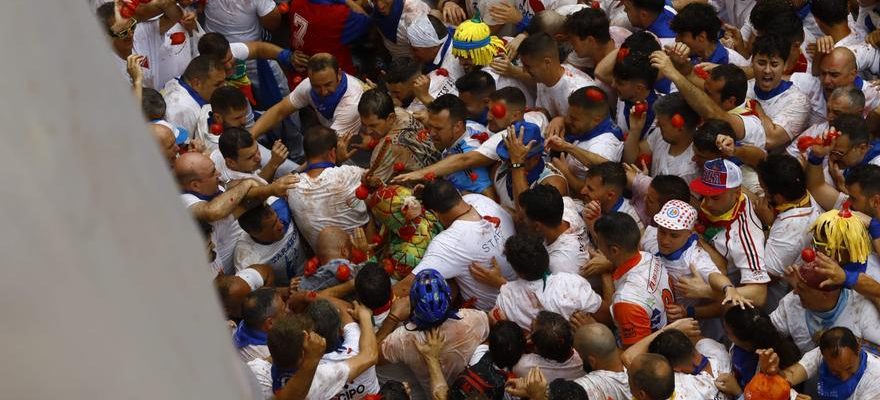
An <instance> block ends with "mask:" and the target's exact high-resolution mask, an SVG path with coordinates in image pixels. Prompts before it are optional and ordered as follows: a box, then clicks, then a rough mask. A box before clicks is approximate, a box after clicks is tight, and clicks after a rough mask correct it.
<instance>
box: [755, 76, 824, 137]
mask: <svg viewBox="0 0 880 400" xmlns="http://www.w3.org/2000/svg"><path fill="white" fill-rule="evenodd" d="M746 97H748V98H750V99H755V100H757V101H758V103H760V104H761V108H762V109H764V112H765V113H767V116H768V117H770V119H771V120H773V123H774V124H776V125H779V126H781V127H782V128H783V129H785V132H786V133H788V137H789V139H791V138H794V137H795V136H797V135H800V134H801V132H803V131H804V129H806V128H807V118H809V116H810V100H809V98H807V95H806V94H804V93H803V92H801V91H800V89H798V88H797V86H795V85H791V87H789V88H788V89H786V90H785V91H783V92H782V93H779V94H777V95H776V96H773V97H771V98H769V99H767V100H761V99H760V98H758V97H757V96H756V95H755V80H754V79H752V80H750V81H749V88H748V92H747V94H746Z"/></svg>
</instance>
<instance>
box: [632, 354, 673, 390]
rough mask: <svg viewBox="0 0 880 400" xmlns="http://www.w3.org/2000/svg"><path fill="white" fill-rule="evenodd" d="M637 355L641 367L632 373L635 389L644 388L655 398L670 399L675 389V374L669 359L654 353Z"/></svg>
mask: <svg viewBox="0 0 880 400" xmlns="http://www.w3.org/2000/svg"><path fill="white" fill-rule="evenodd" d="M637 357H638V360H639V362H640V364H639V367H640V368H638V369H637V370H634V371H633V372H632V373H631V375H630V377H629V384H630V386H632V388H633V389H635V390H643V391H644V392H645V394H647V395H648V396H650V397H651V399H653V400H661V399H668V398H669V396H671V395H672V392H674V391H675V374H674V373H673V371H672V367H671V366H670V365H669V361H667V360H666V358H665V357H663V356H661V355H659V354H654V353H644V354H641V355H639V356H637ZM631 370H632V368H631Z"/></svg>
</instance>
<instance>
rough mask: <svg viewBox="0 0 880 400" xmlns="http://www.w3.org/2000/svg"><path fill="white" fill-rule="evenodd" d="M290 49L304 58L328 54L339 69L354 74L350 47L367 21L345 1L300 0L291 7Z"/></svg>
mask: <svg viewBox="0 0 880 400" xmlns="http://www.w3.org/2000/svg"><path fill="white" fill-rule="evenodd" d="M290 4H291V5H290V13H289V15H290V47H291V48H292V49H294V50H299V51H301V52H303V53H305V54H307V55H310V56H311V55H315V54H317V53H330V54H332V55H333V56H334V57H336V61H337V62H339V67H340V68H342V70H343V71H345V72H347V73H349V74H355V73H356V71H355V68H354V63H353V62H352V58H351V50H350V49H349V44H350V43H352V42H354V41H355V40H356V39H358V38H359V37H360V36H361V35H362V34H363V33H364V32H365V31H366V29H367V28H368V27H369V23H370V18H369V17H368V16H366V15H364V14H360V13H357V12H354V11H352V10H351V8H349V7H348V5H346V4H345V2H344V1H342V2H340V1H338V0H303V1H292V2H291V3H290Z"/></svg>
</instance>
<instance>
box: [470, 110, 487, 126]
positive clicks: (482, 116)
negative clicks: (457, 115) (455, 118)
mask: <svg viewBox="0 0 880 400" xmlns="http://www.w3.org/2000/svg"><path fill="white" fill-rule="evenodd" d="M470 120H471V121H474V122H477V123H479V124H480V125H483V126H488V125H489V109H488V108H486V109H483V112H482V113H480V115H478V116H477V117H476V118H470Z"/></svg>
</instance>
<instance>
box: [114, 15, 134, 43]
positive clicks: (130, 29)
mask: <svg viewBox="0 0 880 400" xmlns="http://www.w3.org/2000/svg"><path fill="white" fill-rule="evenodd" d="M137 23H138V22H137V20H136V19H134V18H132V19H131V20H130V21H129V23H128V26H126V27H125V28H124V29H123V30H121V31H119V32H113V30H108V31H109V33H110V36H112V37H114V38H116V39H121V40H124V39H128V38H130V37H131V36H132V35H133V34H134V27H135V26H137Z"/></svg>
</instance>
